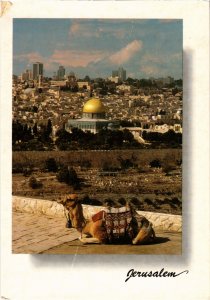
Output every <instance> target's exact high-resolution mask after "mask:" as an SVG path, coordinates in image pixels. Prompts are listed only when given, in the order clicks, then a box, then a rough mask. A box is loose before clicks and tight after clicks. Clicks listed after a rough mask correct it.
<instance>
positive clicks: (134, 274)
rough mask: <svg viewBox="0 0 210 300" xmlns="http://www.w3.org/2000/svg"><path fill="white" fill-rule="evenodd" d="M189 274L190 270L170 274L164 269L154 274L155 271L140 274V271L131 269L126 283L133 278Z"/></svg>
mask: <svg viewBox="0 0 210 300" xmlns="http://www.w3.org/2000/svg"><path fill="white" fill-rule="evenodd" d="M188 272H189V271H188V270H185V271H182V272H180V273H176V272H168V271H165V270H164V268H162V269H161V270H160V271H154V272H153V271H149V272H139V271H135V270H134V269H130V270H129V271H128V273H127V278H126V280H125V282H126V281H128V279H130V278H132V277H177V276H180V275H181V274H183V273H186V274H188Z"/></svg>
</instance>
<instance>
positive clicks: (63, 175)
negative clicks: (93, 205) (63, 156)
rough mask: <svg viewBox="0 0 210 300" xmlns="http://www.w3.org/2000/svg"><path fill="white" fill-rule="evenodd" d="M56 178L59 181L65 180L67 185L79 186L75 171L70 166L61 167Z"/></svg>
mask: <svg viewBox="0 0 210 300" xmlns="http://www.w3.org/2000/svg"><path fill="white" fill-rule="evenodd" d="M57 179H58V181H59V182H65V183H66V184H68V185H72V186H73V187H75V188H79V184H80V181H79V178H78V177H77V173H76V171H75V170H74V168H72V167H66V166H64V167H62V168H61V170H60V171H59V172H58V174H57Z"/></svg>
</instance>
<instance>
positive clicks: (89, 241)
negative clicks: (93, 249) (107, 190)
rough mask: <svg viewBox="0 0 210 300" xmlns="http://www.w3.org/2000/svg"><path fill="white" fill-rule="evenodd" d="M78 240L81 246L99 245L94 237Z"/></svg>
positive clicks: (98, 241) (99, 242)
mask: <svg viewBox="0 0 210 300" xmlns="http://www.w3.org/2000/svg"><path fill="white" fill-rule="evenodd" d="M79 240H80V241H81V242H82V243H83V244H101V241H100V240H99V239H97V238H94V237H81V238H79Z"/></svg>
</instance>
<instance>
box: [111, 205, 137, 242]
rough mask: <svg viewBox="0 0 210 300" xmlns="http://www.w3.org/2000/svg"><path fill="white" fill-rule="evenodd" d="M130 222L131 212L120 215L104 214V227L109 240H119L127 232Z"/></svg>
mask: <svg viewBox="0 0 210 300" xmlns="http://www.w3.org/2000/svg"><path fill="white" fill-rule="evenodd" d="M131 220H132V213H131V211H130V210H129V211H126V212H120V213H106V214H105V225H106V230H107V234H108V237H109V240H110V241H112V240H115V239H119V238H121V237H123V236H125V234H126V233H127V232H128V229H129V225H130V223H131Z"/></svg>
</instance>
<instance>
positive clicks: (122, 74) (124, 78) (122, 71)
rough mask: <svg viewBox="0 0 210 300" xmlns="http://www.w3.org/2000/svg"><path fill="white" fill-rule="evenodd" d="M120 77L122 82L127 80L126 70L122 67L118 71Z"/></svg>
mask: <svg viewBox="0 0 210 300" xmlns="http://www.w3.org/2000/svg"><path fill="white" fill-rule="evenodd" d="M118 77H119V78H120V79H121V80H122V81H125V80H126V70H124V69H123V68H122V67H120V68H119V69H118Z"/></svg>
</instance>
